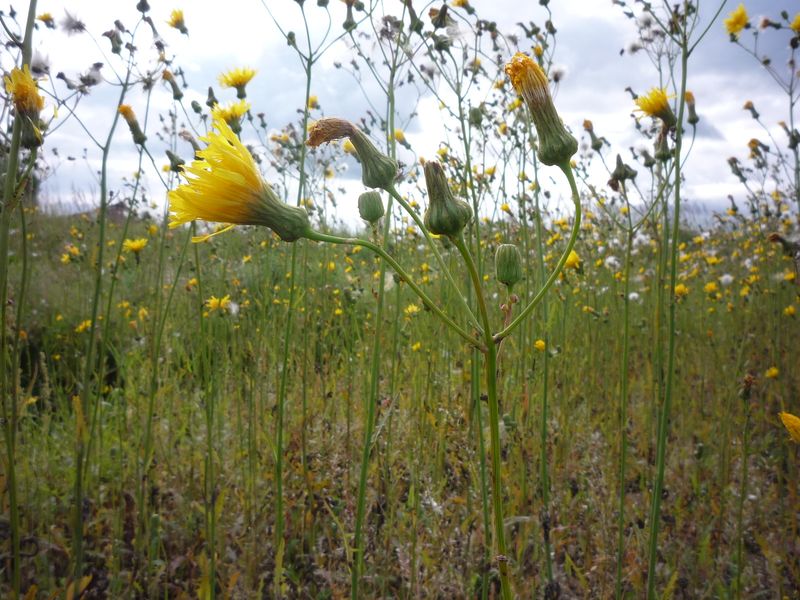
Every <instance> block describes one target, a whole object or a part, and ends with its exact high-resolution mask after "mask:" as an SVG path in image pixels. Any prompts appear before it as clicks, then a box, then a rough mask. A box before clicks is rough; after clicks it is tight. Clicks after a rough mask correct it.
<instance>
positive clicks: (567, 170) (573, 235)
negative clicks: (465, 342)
mask: <svg viewBox="0 0 800 600" xmlns="http://www.w3.org/2000/svg"><path fill="white" fill-rule="evenodd" d="M558 166H559V168H560V169H561V170H562V171H563V172H564V175H565V176H566V178H567V181H568V182H569V187H570V190H571V192H572V201H573V202H574V204H575V220H574V222H573V223H572V231H571V232H570V236H569V240H567V247H566V248H565V249H564V253H563V254H562V255H561V258H560V259H559V260H558V263H557V264H556V268H555V269H553V272H552V273H550V277H549V278H548V279H547V281H546V282H545V284H544V285H543V286H542V288H541V289H540V290H539V291H538V292H537V293H536V296H534V297H533V300H531V301H530V302H529V303H528V305H527V306H526V307H525V308H524V309H522V311H521V312H520V313H519V315H517V317H516V318H515V319H514V320H513V321H511V323H510V324H509V325H508V326H507V327H506V328H505V329H503V330H502V331H501V332H500V333H497V334H495V336H494V340H495V342H498V343H499V342H501V341H502V340H503V339H504V338H506V337H508V336H509V335H510V334H511V332H512V331H514V330H515V329H516V328H517V327H519V326H520V325H521V324H522V322H523V321H524V320H525V319H526V318H527V317H528V316H529V315H530V314H531V312H533V309H535V308H536V307H537V306H538V304H539V303H540V302H541V301H542V298H544V296H545V294H546V293H547V291H548V290H549V289H550V287H551V286H552V285H553V284H554V283H555V281H556V279H558V276H559V275H560V274H561V271H563V269H564V265H565V264H566V262H567V258H568V257H569V254H570V252H572V249H573V247H574V246H575V242H576V241H577V239H578V233H580V230H581V199H580V195H579V194H578V187H577V185H576V184H575V177H574V176H573V174H572V167H571V166H570V164H569V162H566V163H564V164H561V165H558Z"/></svg>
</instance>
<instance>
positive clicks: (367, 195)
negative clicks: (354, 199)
mask: <svg viewBox="0 0 800 600" xmlns="http://www.w3.org/2000/svg"><path fill="white" fill-rule="evenodd" d="M358 214H359V215H360V216H361V218H362V219H364V220H365V221H366V222H367V223H369V224H370V225H375V223H377V222H378V221H379V220H380V218H381V217H382V216H383V215H384V209H383V200H381V195H380V193H378V192H376V191H370V192H364V193H363V194H361V195H360V196H359V197H358Z"/></svg>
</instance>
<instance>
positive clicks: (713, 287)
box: [703, 281, 719, 294]
mask: <svg viewBox="0 0 800 600" xmlns="http://www.w3.org/2000/svg"><path fill="white" fill-rule="evenodd" d="M703 291H704V292H705V293H706V294H713V293H715V292H718V291H719V286H718V285H717V282H716V281H709V282H708V283H707V284H705V285H704V286H703Z"/></svg>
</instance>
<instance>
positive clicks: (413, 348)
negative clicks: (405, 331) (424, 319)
mask: <svg viewBox="0 0 800 600" xmlns="http://www.w3.org/2000/svg"><path fill="white" fill-rule="evenodd" d="M420 348H422V342H416V343H414V344H412V345H411V351H412V352H419V349H420Z"/></svg>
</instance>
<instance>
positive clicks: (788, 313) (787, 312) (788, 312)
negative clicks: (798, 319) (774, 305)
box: [783, 304, 797, 317]
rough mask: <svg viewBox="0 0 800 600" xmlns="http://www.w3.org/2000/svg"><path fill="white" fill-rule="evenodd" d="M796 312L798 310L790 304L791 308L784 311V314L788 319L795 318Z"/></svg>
mask: <svg viewBox="0 0 800 600" xmlns="http://www.w3.org/2000/svg"><path fill="white" fill-rule="evenodd" d="M796 312H797V309H796V308H795V307H794V304H790V305H789V306H787V307H786V308H784V309H783V314H784V315H786V316H787V317H793V316H794V315H795V313H796Z"/></svg>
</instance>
